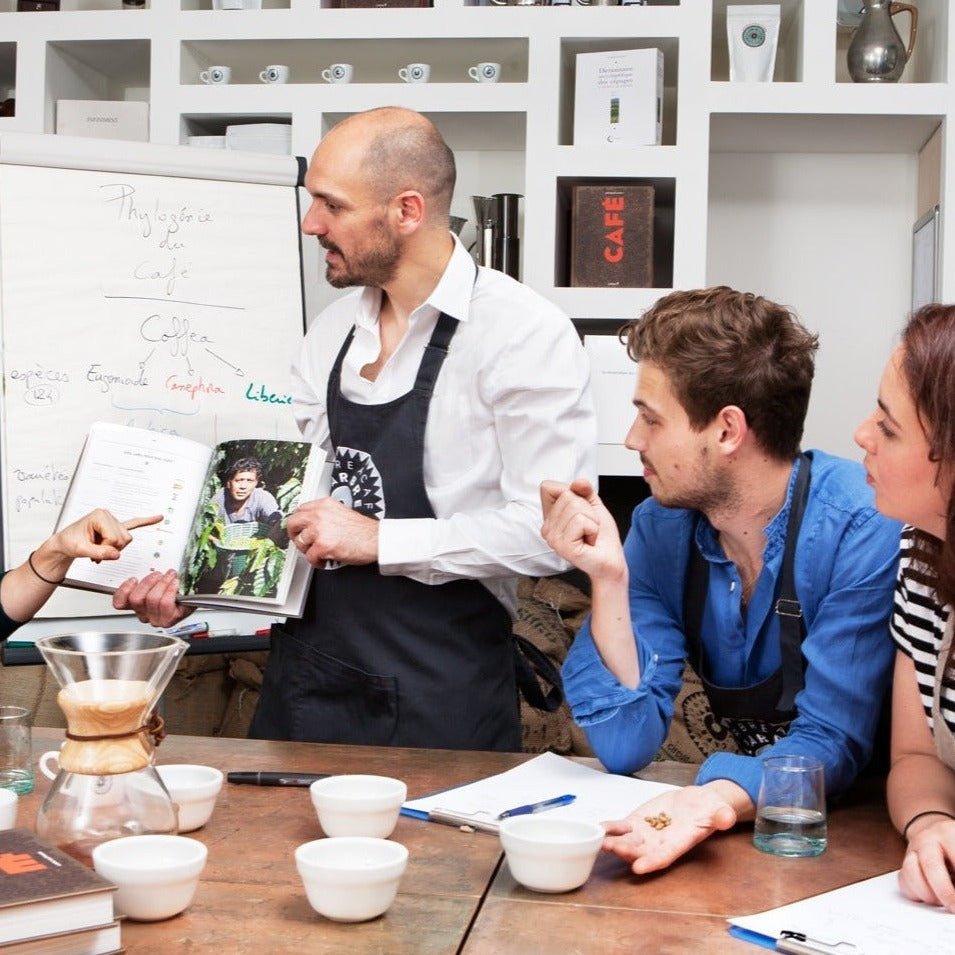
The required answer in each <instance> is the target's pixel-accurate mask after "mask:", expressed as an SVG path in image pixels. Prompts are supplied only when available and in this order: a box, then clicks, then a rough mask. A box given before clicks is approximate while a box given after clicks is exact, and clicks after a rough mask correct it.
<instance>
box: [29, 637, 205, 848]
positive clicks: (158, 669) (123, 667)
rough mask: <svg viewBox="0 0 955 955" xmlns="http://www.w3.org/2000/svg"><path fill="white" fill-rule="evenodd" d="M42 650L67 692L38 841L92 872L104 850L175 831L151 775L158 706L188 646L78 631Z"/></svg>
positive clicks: (172, 814)
mask: <svg viewBox="0 0 955 955" xmlns="http://www.w3.org/2000/svg"><path fill="white" fill-rule="evenodd" d="M36 647H37V649H38V650H39V651H40V653H41V654H42V656H43V659H44V660H45V661H46V663H47V665H48V666H49V667H50V670H51V672H52V673H53V675H54V677H55V678H56V680H57V682H58V683H59V684H60V687H61V689H60V692H59V694H58V695H57V703H58V704H59V706H60V709H61V710H63V714H64V716H65V717H66V722H67V731H66V740H65V742H64V743H63V747H62V749H61V750H60V753H59V762H60V771H59V773H58V774H57V776H56V778H55V779H54V780H53V785H52V787H51V788H50V792H49V793H48V794H47V797H46V799H45V800H44V801H43V805H42V806H41V807H40V811H39V813H38V814H37V821H36V829H37V834H38V835H39V836H40V837H41V838H43V839H46V840H47V841H48V842H51V843H52V844H53V845H56V846H58V847H59V848H61V849H63V850H64V851H65V852H68V853H70V855H72V856H75V857H76V858H77V859H79V860H80V861H82V862H85V863H86V864H87V865H90V864H91V853H92V851H93V849H94V848H95V847H96V846H97V845H99V844H100V843H101V842H106V841H107V840H109V839H117V838H119V837H120V836H131V835H140V834H142V833H175V832H176V830H177V818H176V807H175V805H174V804H173V802H172V800H171V799H170V798H169V793H168V792H167V791H166V787H165V786H164V785H163V783H162V780H161V779H160V778H159V774H158V773H157V772H156V770H155V768H154V767H153V748H154V745H158V742H159V741H160V740H161V739H162V735H163V734H162V720H161V719H160V718H159V717H158V715H156V714H154V713H153V708H154V706H155V705H156V702H157V701H158V699H159V697H160V695H161V694H162V691H163V690H164V689H165V688H166V684H167V683H168V682H169V680H170V678H171V677H172V674H173V673H174V672H175V669H176V664H177V663H178V662H179V659H180V657H181V656H182V655H183V653H185V651H186V643H185V642H184V641H182V640H180V639H178V638H177V637H170V636H166V635H164V634H153V633H75V634H65V635H59V636H50V637H42V638H40V639H38V640H37V641H36Z"/></svg>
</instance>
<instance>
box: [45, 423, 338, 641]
mask: <svg viewBox="0 0 955 955" xmlns="http://www.w3.org/2000/svg"><path fill="white" fill-rule="evenodd" d="M330 474H331V466H330V465H329V464H327V463H326V462H324V452H323V451H322V449H321V448H320V447H318V446H313V445H311V444H308V443H307V442H301V441H283V440H277V439H254V438H253V439H241V440H233V441H223V442H220V443H219V444H217V445H216V446H215V447H211V448H210V447H207V446H205V445H203V444H200V443H199V442H196V441H192V440H190V439H188V438H183V437H180V436H177V435H170V434H160V433H157V432H152V431H146V430H144V429H139V428H128V427H123V426H120V425H113V424H106V423H102V422H98V423H96V424H94V425H93V426H92V428H91V429H90V433H89V436H88V437H87V440H86V444H85V446H84V448H83V452H82V454H81V455H80V460H79V463H78V464H77V467H76V472H75V473H74V476H73V480H72V482H71V484H70V488H69V490H68V492H67V495H66V501H65V502H64V505H63V511H62V513H61V515H60V523H59V526H60V527H64V526H65V525H66V524H67V523H68V522H69V521H70V520H71V519H72V518H73V517H74V516H75V515H76V514H77V513H80V512H81V510H83V509H85V508H87V507H88V506H89V505H90V504H91V503H93V504H97V505H99V504H101V505H105V506H108V507H110V508H111V509H112V510H113V511H115V512H117V513H119V512H120V511H121V510H126V511H129V510H138V511H140V512H148V511H149V510H153V509H154V510H156V511H160V512H161V513H162V520H161V522H160V523H159V524H157V525H156V526H155V527H152V528H149V529H148V530H147V531H145V532H144V533H143V534H142V535H140V536H138V537H137V540H136V541H134V542H133V546H131V547H130V548H129V549H128V550H127V551H126V552H125V553H124V554H123V556H122V559H121V560H119V561H117V562H116V563H115V565H113V566H104V567H101V568H96V567H91V566H89V565H87V566H83V567H80V568H77V567H75V566H74V567H73V568H71V570H70V572H69V573H68V575H67V578H66V580H65V583H66V584H67V585H69V586H75V587H81V588H84V589H88V590H98V591H100V592H103V593H110V594H115V598H114V607H116V608H117V609H122V610H133V611H134V612H135V613H136V615H137V616H138V617H139V619H140V620H144V621H147V622H149V623H152V624H154V625H157V626H172V625H174V624H176V623H178V622H179V621H180V620H182V619H183V618H184V617H185V616H187V614H188V613H189V612H190V611H189V610H187V609H185V607H184V606H181V605H186V606H206V607H220V608H232V609H241V610H249V611H253V612H259V613H268V614H277V615H280V616H292V617H294V616H300V615H301V613H302V607H303V605H304V600H305V594H306V593H307V590H308V583H309V580H310V577H311V572H312V568H311V567H310V566H309V563H308V561H307V560H305V559H304V558H303V557H302V556H301V555H300V554H299V552H298V551H297V550H296V548H295V546H294V545H293V544H292V543H291V541H290V540H289V534H288V533H287V527H286V523H287V520H288V518H287V515H289V514H290V513H291V512H292V511H294V510H295V508H296V507H297V506H298V504H299V501H300V500H301V501H312V500H314V499H315V498H320V497H324V496H327V494H328V488H329V483H330Z"/></svg>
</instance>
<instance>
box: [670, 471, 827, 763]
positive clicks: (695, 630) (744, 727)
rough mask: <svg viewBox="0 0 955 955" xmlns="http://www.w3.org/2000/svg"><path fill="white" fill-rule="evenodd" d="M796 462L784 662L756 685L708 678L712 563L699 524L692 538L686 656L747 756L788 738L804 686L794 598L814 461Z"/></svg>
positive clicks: (783, 585)
mask: <svg viewBox="0 0 955 955" xmlns="http://www.w3.org/2000/svg"><path fill="white" fill-rule="evenodd" d="M798 464H799V473H798V474H797V475H796V483H795V486H794V487H793V493H792V503H791V504H790V506H789V521H788V523H787V525H786V542H785V545H784V548H783V560H782V565H781V567H780V570H779V583H778V585H777V591H776V594H777V596H776V604H775V612H776V615H777V616H778V617H779V642H780V651H781V658H782V660H781V663H780V666H779V667H778V669H777V670H776V671H775V672H774V673H771V674H770V675H769V676H768V677H766V679H765V680H762V681H761V682H759V683H757V684H755V685H754V686H749V687H739V688H737V687H724V686H718V685H717V684H715V683H712V682H711V681H710V680H708V679H707V677H706V672H705V667H704V658H703V642H702V635H701V627H702V623H703V610H704V608H705V606H706V596H707V591H708V588H709V577H710V565H709V562H708V561H707V560H706V559H705V558H704V557H703V555H702V554H701V553H700V550H699V548H698V547H697V546H696V526H695V525H694V528H693V530H692V531H691V534H690V557H689V560H688V562H687V571H686V587H685V589H684V592H683V622H684V629H685V632H686V645H687V658H688V660H689V661H690V664H691V665H692V666H693V668H694V669H695V670H696V672H697V674H698V675H699V677H700V681H701V682H702V684H703V689H704V690H705V692H706V696H707V699H708V700H709V704H710V708H711V709H712V711H713V715H714V717H715V718H716V720H717V721H718V722H719V723H720V724H721V726H722V728H723V729H724V730H725V731H726V732H729V733H730V734H731V735H732V736H733V738H734V739H735V740H736V743H737V745H738V747H739V751H740V752H741V753H743V754H744V755H746V756H755V755H757V754H758V753H759V752H760V751H761V750H762V749H765V748H766V747H767V746H772V744H773V743H775V742H776V741H777V740H779V739H781V738H782V737H783V736H785V735H786V733H787V732H788V730H789V724H790V723H791V722H792V721H793V719H795V717H796V710H795V698H796V694H797V693H798V692H799V691H800V690H801V689H802V688H803V686H804V685H805V677H804V664H803V657H802V641H803V639H804V638H805V636H806V625H805V621H804V619H803V615H802V607H801V606H800V604H799V599H798V597H797V595H796V587H795V579H794V578H795V575H794V566H795V560H796V542H797V540H798V538H799V528H800V526H801V525H802V517H803V513H804V511H805V509H806V502H807V501H808V499H809V477H810V465H811V462H810V460H809V458H808V457H807V456H806V455H805V454H803V455H800V457H799V461H798ZM717 645H718V644H717Z"/></svg>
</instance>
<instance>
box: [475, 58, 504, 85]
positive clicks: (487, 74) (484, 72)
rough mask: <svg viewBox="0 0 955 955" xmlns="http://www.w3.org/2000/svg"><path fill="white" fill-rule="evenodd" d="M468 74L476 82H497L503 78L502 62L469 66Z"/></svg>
mask: <svg viewBox="0 0 955 955" xmlns="http://www.w3.org/2000/svg"><path fill="white" fill-rule="evenodd" d="M468 76H470V77H471V79H472V80H474V81H475V82H476V83H496V82H497V81H498V80H499V79H500V78H501V64H500V63H478V64H477V65H475V66H471V67H469V68H468Z"/></svg>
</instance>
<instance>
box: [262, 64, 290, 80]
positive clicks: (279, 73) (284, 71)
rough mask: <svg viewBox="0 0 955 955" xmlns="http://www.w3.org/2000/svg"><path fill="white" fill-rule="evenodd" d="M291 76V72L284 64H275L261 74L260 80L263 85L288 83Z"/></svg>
mask: <svg viewBox="0 0 955 955" xmlns="http://www.w3.org/2000/svg"><path fill="white" fill-rule="evenodd" d="M290 75H291V70H290V69H289V68H288V67H287V66H285V65H283V64H282V63H273V64H272V65H271V66H267V67H266V68H265V69H264V70H262V72H261V73H259V79H260V80H261V81H262V82H263V83H287V82H288V80H289V76H290Z"/></svg>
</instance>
